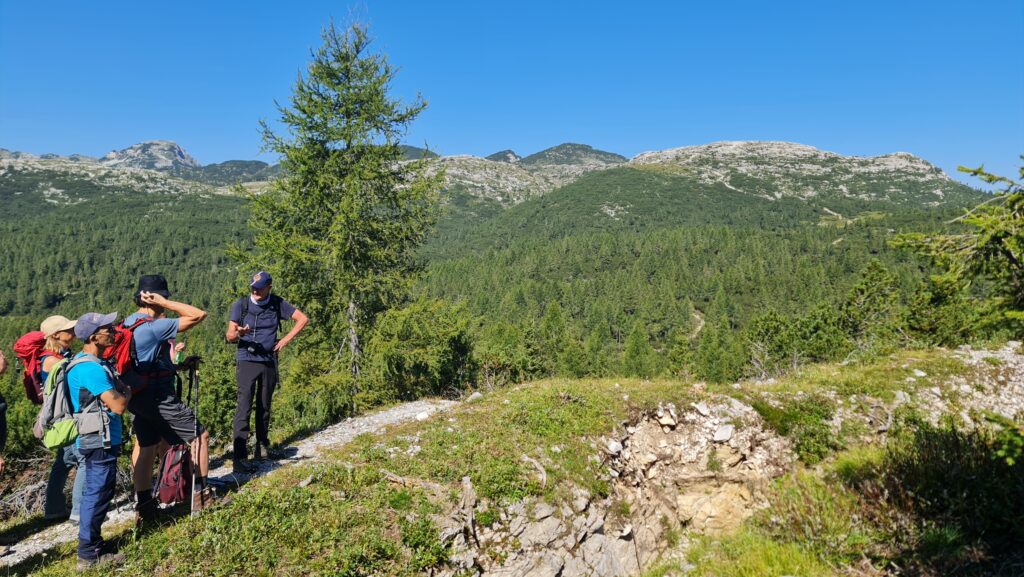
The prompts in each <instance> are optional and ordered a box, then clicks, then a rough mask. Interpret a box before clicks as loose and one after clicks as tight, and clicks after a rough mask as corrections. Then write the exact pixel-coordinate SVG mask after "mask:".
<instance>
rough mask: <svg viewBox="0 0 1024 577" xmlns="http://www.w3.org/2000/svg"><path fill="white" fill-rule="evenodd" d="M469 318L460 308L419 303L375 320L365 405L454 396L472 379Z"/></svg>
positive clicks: (472, 364)
mask: <svg viewBox="0 0 1024 577" xmlns="http://www.w3.org/2000/svg"><path fill="white" fill-rule="evenodd" d="M469 325H470V319H469V316H468V315H467V314H466V312H465V310H464V309H463V308H462V307H460V306H451V305H448V304H447V303H445V302H444V301H440V300H433V299H419V300H416V301H413V302H412V303H409V304H408V305H406V306H405V307H403V308H400V309H390V310H388V311H387V312H385V313H384V314H383V315H381V317H380V319H379V321H378V322H377V325H376V327H375V328H374V332H373V336H372V338H371V340H370V347H369V351H370V352H369V355H368V358H367V368H368V370H367V374H368V375H369V377H370V380H371V382H373V383H374V389H373V390H372V391H370V392H368V393H367V394H371V395H372V396H373V398H372V399H370V398H367V399H365V400H366V401H367V402H369V403H370V404H373V405H375V404H380V403H381V402H388V401H395V400H400V399H401V400H410V399H415V398H418V397H421V396H426V395H439V394H443V393H447V394H451V393H456V394H457V393H458V392H459V391H461V390H462V389H463V388H465V387H466V386H467V385H468V384H469V383H470V382H471V381H472V379H473V378H474V377H475V375H476V363H475V361H474V359H473V345H472V342H471V339H470V336H469Z"/></svg>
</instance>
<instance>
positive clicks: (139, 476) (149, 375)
mask: <svg viewBox="0 0 1024 577" xmlns="http://www.w3.org/2000/svg"><path fill="white" fill-rule="evenodd" d="M170 296H171V292H170V291H169V290H167V279H165V278H164V277H163V276H161V275H158V274H148V275H143V276H142V277H141V278H139V288H138V290H137V291H135V303H136V304H137V305H138V306H139V310H138V311H136V312H135V313H134V314H131V315H129V316H128V317H126V318H125V319H124V323H123V325H124V326H125V327H131V326H133V325H135V324H136V323H141V324H138V326H137V327H136V328H135V329H134V331H133V337H132V339H133V342H134V343H135V351H136V355H137V357H138V363H137V366H136V367H135V368H133V369H132V370H129V371H126V372H125V375H124V380H125V382H126V383H127V384H128V385H130V386H131V388H132V393H133V396H132V402H131V403H130V404H129V405H128V410H129V411H131V413H132V415H134V417H135V420H134V421H133V422H132V427H133V432H134V433H135V436H136V439H137V440H138V447H139V450H138V451H136V452H133V453H132V480H133V482H134V483H135V493H136V497H137V499H138V501H137V504H136V508H137V509H136V510H137V512H138V515H137V517H136V522H137V523H138V524H144V523H146V522H148V521H152V520H153V519H154V518H155V517H156V512H157V507H156V500H155V499H154V498H153V462H154V459H156V449H157V445H159V443H160V440H161V439H163V440H165V441H167V443H168V444H171V445H178V444H185V443H190V444H191V445H192V462H193V463H195V466H196V469H197V473H198V474H197V476H196V481H197V483H198V485H199V486H198V487H196V489H195V493H194V495H195V498H194V499H193V503H192V510H193V511H197V510H199V509H202V508H203V507H205V506H207V505H208V504H210V502H212V495H211V492H210V491H208V490H207V489H206V479H207V475H209V468H210V453H209V439H210V437H209V433H207V432H206V429H204V428H203V426H202V425H201V424H199V423H198V422H197V421H198V418H197V417H196V414H195V413H194V412H193V411H192V409H190V408H188V406H186V405H185V403H183V402H181V399H179V398H178V397H177V396H176V395H175V387H174V376H175V371H176V370H177V368H178V367H177V366H175V364H174V363H173V362H172V360H171V341H172V340H173V339H174V338H175V337H176V336H177V335H178V333H181V332H185V331H187V330H189V329H191V328H192V327H194V326H196V325H198V324H199V323H201V322H202V321H203V319H205V318H206V312H205V311H203V310H200V309H198V308H196V307H194V306H192V305H188V304H185V303H181V302H177V301H172V300H170V299H169V298H168V297H170ZM167 311H171V312H173V313H177V315H178V318H176V319H171V318H167V316H166V313H167ZM196 431H198V434H199V437H198V438H197V437H196Z"/></svg>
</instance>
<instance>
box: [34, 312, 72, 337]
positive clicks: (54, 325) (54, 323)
mask: <svg viewBox="0 0 1024 577" xmlns="http://www.w3.org/2000/svg"><path fill="white" fill-rule="evenodd" d="M74 328H75V321H72V320H68V318H67V317H62V316H60V315H53V316H52V317H46V320H45V321H43V322H42V324H41V325H39V330H41V331H43V334H45V335H46V336H48V337H52V336H53V335H54V334H55V333H59V332H60V331H71V330H74Z"/></svg>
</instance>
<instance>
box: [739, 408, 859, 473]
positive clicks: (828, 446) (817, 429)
mask: <svg viewBox="0 0 1024 577" xmlns="http://www.w3.org/2000/svg"><path fill="white" fill-rule="evenodd" d="M750 404H751V406H752V407H754V409H755V410H756V411H757V412H758V413H760V414H761V416H762V417H763V418H764V420H765V421H766V422H767V423H768V425H769V426H771V427H772V428H773V429H775V430H776V431H778V433H779V434H780V435H784V436H787V437H790V438H791V439H793V449H794V450H795V451H796V453H797V455H798V456H799V457H800V460H801V461H803V462H804V463H807V464H808V465H813V464H816V463H818V462H820V461H821V460H822V459H824V458H825V457H826V456H828V455H829V454H830V453H832V452H833V451H835V450H836V449H838V448H839V447H840V442H839V439H837V438H836V436H835V435H834V434H833V433H832V430H831V429H830V428H829V424H828V422H829V421H830V420H831V419H832V416H833V415H834V414H835V403H833V402H832V401H830V400H829V399H827V398H826V397H823V396H821V395H817V394H814V395H797V396H796V397H795V398H793V399H792V400H789V401H786V402H784V403H782V404H781V406H776V405H778V404H779V403H774V404H773V403H770V402H767V401H764V400H761V399H752V400H751V403H750Z"/></svg>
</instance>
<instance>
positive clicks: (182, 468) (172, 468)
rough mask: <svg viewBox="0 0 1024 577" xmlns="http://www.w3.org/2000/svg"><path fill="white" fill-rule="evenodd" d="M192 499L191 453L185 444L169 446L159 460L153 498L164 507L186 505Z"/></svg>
mask: <svg viewBox="0 0 1024 577" xmlns="http://www.w3.org/2000/svg"><path fill="white" fill-rule="evenodd" d="M191 497H192V452H191V451H190V450H189V446H188V445H187V444H184V445H171V448H169V449H167V452H166V453H164V456H163V458H162V459H161V460H160V474H159V476H158V477H157V482H156V484H155V485H154V486H153V498H155V499H156V500H157V502H158V503H162V504H164V505H168V506H170V505H177V504H178V503H188V502H189V500H190V499H191Z"/></svg>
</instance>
